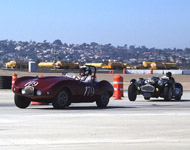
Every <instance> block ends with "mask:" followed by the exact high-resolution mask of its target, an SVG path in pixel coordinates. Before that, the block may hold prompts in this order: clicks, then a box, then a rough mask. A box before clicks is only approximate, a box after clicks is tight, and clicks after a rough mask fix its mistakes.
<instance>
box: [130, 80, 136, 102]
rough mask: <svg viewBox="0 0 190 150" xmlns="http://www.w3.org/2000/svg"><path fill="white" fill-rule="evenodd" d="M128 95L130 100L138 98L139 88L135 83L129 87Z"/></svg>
mask: <svg viewBox="0 0 190 150" xmlns="http://www.w3.org/2000/svg"><path fill="white" fill-rule="evenodd" d="M128 97H129V100H130V101H135V100H136V98H137V88H136V86H135V84H133V83H132V84H130V85H129V88H128Z"/></svg>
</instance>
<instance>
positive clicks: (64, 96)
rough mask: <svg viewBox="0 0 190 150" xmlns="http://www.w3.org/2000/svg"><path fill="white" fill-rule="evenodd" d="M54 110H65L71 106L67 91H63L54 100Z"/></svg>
mask: <svg viewBox="0 0 190 150" xmlns="http://www.w3.org/2000/svg"><path fill="white" fill-rule="evenodd" d="M52 105H53V108H55V109H63V108H65V107H66V106H69V105H70V95H69V92H68V91H67V90H62V91H60V92H59V93H58V95H57V96H56V97H55V98H54V99H53V100H52Z"/></svg>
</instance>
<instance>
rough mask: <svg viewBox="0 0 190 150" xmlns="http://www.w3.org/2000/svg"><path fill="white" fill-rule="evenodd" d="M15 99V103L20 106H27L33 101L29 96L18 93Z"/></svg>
mask: <svg viewBox="0 0 190 150" xmlns="http://www.w3.org/2000/svg"><path fill="white" fill-rule="evenodd" d="M14 101H15V105H16V106H17V107H19V108H27V107H28V106H29V105H30V103H31V100H30V99H29V98H26V97H23V96H19V95H16V94H15V96H14Z"/></svg>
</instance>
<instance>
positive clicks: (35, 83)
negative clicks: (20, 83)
mask: <svg viewBox="0 0 190 150" xmlns="http://www.w3.org/2000/svg"><path fill="white" fill-rule="evenodd" d="M37 85H38V82H37V81H30V82H28V83H26V84H25V85H24V86H37Z"/></svg>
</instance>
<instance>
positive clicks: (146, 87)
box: [141, 85, 155, 92]
mask: <svg viewBox="0 0 190 150" xmlns="http://www.w3.org/2000/svg"><path fill="white" fill-rule="evenodd" d="M154 90H155V87H154V86H152V85H143V86H142V87H141V91H143V92H154Z"/></svg>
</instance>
